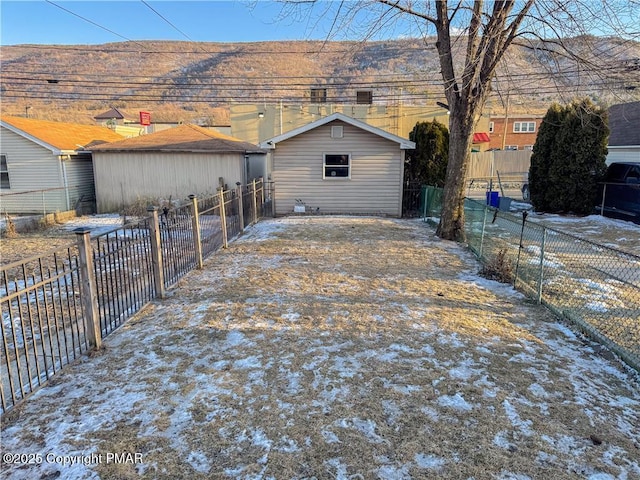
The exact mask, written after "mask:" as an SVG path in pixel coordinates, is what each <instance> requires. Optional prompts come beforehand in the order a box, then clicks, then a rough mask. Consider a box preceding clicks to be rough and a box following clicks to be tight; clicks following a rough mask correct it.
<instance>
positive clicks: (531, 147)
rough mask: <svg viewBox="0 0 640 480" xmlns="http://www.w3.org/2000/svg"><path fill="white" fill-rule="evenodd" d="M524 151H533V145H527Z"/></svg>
mask: <svg viewBox="0 0 640 480" xmlns="http://www.w3.org/2000/svg"><path fill="white" fill-rule="evenodd" d="M523 150H533V145H525V146H524V148H523Z"/></svg>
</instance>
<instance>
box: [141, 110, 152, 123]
mask: <svg viewBox="0 0 640 480" xmlns="http://www.w3.org/2000/svg"><path fill="white" fill-rule="evenodd" d="M140 125H144V126H147V125H151V114H150V113H149V112H140Z"/></svg>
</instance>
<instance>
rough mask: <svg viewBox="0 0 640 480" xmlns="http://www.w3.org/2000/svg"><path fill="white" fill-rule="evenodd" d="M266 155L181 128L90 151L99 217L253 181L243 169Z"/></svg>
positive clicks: (224, 137)
mask: <svg viewBox="0 0 640 480" xmlns="http://www.w3.org/2000/svg"><path fill="white" fill-rule="evenodd" d="M265 153H266V152H265V151H263V150H261V149H259V148H258V147H257V146H255V145H253V144H251V143H247V142H243V141H241V140H238V139H237V138H233V137H230V136H228V135H223V134H221V133H218V132H215V131H212V130H208V129H206V128H202V127H198V126H196V125H180V126H178V127H175V128H171V129H168V130H163V131H161V132H157V133H152V134H150V135H143V136H141V137H135V138H128V139H126V140H122V141H120V142H115V143H111V144H108V145H101V146H99V147H96V148H94V149H93V162H94V171H95V178H96V199H97V205H98V212H101V213H102V212H113V211H117V210H119V209H121V208H122V207H124V206H126V205H130V204H132V203H135V202H136V201H138V200H155V199H167V200H168V199H169V198H173V199H174V200H177V199H184V198H186V197H187V196H189V195H190V194H195V195H199V196H201V195H207V194H208V195H210V194H213V193H215V192H216V190H217V188H218V187H220V186H224V185H226V186H227V187H229V188H235V185H236V182H241V183H243V184H244V183H245V182H246V181H247V180H251V178H250V177H248V174H247V168H248V167H247V165H248V164H249V163H250V161H251V159H252V158H258V159H262V163H264V157H265Z"/></svg>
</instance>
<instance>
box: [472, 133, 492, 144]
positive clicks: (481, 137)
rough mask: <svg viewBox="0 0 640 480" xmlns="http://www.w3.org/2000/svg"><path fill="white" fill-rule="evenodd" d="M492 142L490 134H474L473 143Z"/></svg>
mask: <svg viewBox="0 0 640 480" xmlns="http://www.w3.org/2000/svg"><path fill="white" fill-rule="evenodd" d="M490 141H491V139H490V138H489V134H488V133H484V132H480V133H474V134H473V143H486V142H490Z"/></svg>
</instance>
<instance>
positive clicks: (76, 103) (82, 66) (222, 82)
mask: <svg viewBox="0 0 640 480" xmlns="http://www.w3.org/2000/svg"><path fill="white" fill-rule="evenodd" d="M566 43H567V44H570V45H571V46H572V47H573V49H574V50H575V51H577V52H578V54H579V55H580V57H582V60H583V61H586V62H587V63H589V64H590V67H588V68H585V67H583V66H582V65H579V64H578V63H576V62H575V61H574V60H573V59H571V58H567V57H563V56H561V55H559V54H555V53H553V52H550V51H549V48H548V46H547V45H539V48H538V47H536V46H534V47H535V48H525V47H521V46H515V45H514V46H513V47H512V49H511V50H510V51H509V52H508V54H507V55H506V56H505V58H504V60H503V62H502V64H501V65H500V67H499V69H498V72H497V75H496V79H495V80H494V82H493V94H492V97H491V99H490V102H489V105H488V108H490V109H494V110H495V111H497V112H503V111H504V109H505V107H506V105H507V104H508V105H509V109H510V112H517V111H520V112H522V113H525V112H527V113H538V112H542V111H545V110H546V109H547V107H548V105H549V104H550V103H551V102H552V101H554V100H557V101H567V100H569V99H571V98H573V97H574V96H576V95H580V96H585V95H588V96H591V97H592V98H593V99H594V100H596V101H601V102H604V103H606V104H616V103H622V102H626V101H634V100H639V99H640V81H639V80H638V71H640V43H638V42H632V41H628V40H623V39H618V38H596V37H577V38H574V39H567V40H566ZM455 47H456V49H457V50H458V52H457V53H458V56H457V58H460V60H462V54H463V53H464V47H465V42H464V39H460V41H458V42H457V43H456V44H455ZM0 54H1V58H2V72H1V83H0V89H1V94H2V109H3V113H6V114H18V115H25V114H28V115H29V116H33V117H37V118H42V119H52V120H63V119H64V120H66V121H76V122H80V123H93V122H94V120H93V116H94V115H96V114H98V113H101V112H102V111H105V110H107V109H109V108H111V107H118V108H123V109H125V110H129V111H136V110H138V109H140V110H147V111H152V112H153V115H154V117H153V118H154V121H185V122H196V123H201V124H202V123H224V122H227V121H228V111H227V109H228V107H229V105H230V104H231V103H234V102H235V103H271V104H273V103H279V102H283V103H287V104H299V103H304V102H306V103H308V102H309V101H310V95H311V90H312V89H314V88H316V89H317V88H319V89H325V91H324V92H322V90H320V93H321V94H322V93H325V94H326V101H327V102H329V103H355V99H356V93H357V92H358V91H371V92H372V94H371V95H372V99H373V102H374V103H377V104H381V103H382V104H384V103H387V104H396V103H398V102H402V103H403V104H407V105H408V104H412V105H429V106H433V105H434V104H435V102H436V101H443V100H444V95H443V92H442V82H441V77H440V73H439V72H440V67H439V63H438V56H437V52H436V49H435V39H434V38H427V39H399V40H391V41H381V42H318V41H288V42H259V43H205V42H197V43H196V42H175V41H171V42H168V41H135V42H122V43H109V44H103V45H72V46H61V45H16V46H2V47H0ZM460 65H461V63H459V65H458V66H460Z"/></svg>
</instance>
